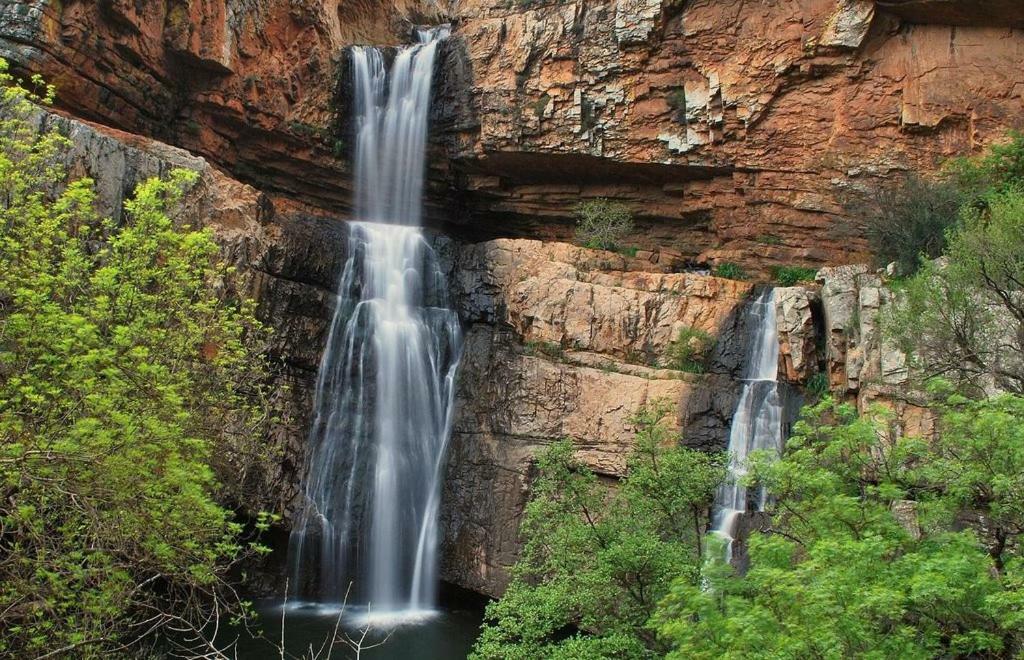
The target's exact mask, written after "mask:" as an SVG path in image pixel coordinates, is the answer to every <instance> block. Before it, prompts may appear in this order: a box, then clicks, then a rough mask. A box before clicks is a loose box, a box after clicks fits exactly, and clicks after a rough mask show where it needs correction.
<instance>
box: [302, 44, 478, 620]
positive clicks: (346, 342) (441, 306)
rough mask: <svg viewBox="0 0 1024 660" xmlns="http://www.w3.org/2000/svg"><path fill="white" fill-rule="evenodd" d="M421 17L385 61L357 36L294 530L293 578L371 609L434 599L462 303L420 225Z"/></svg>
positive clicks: (423, 125)
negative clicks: (340, 248) (342, 179)
mask: <svg viewBox="0 0 1024 660" xmlns="http://www.w3.org/2000/svg"><path fill="white" fill-rule="evenodd" d="M447 34H448V32H447V28H436V29H433V30H421V31H420V32H419V34H418V36H419V43H418V44H417V45H414V46H411V47H408V48H404V49H402V50H400V51H399V53H398V54H397V56H396V57H395V59H394V62H393V63H392V65H391V70H390V72H388V71H386V67H385V64H384V58H383V56H382V53H381V52H380V50H378V49H376V48H370V47H356V48H353V50H352V68H353V76H354V81H355V95H356V105H355V109H356V117H355V120H356V145H355V183H356V185H355V188H356V193H355V194H356V217H357V221H355V222H352V223H351V224H350V230H349V246H348V248H349V257H348V260H347V262H346V264H345V267H344V270H343V272H342V273H341V277H340V281H339V284H338V302H337V307H336V309H335V312H334V317H333V320H332V322H331V327H330V334H329V336H328V340H327V345H326V348H325V350H324V355H323V359H322V360H321V363H320V369H319V373H318V378H317V384H316V394H315V403H314V410H313V413H314V416H313V423H312V428H311V430H310V434H309V446H308V452H307V463H306V472H305V481H304V483H303V488H302V496H303V497H302V502H301V508H300V511H299V512H298V515H297V517H296V524H295V527H294V531H293V532H292V535H291V538H290V540H289V563H290V565H291V575H292V578H291V582H292V584H293V585H295V587H294V589H293V592H298V593H299V595H300V597H302V598H309V599H314V600H318V601H319V602H321V603H338V602H340V601H341V600H342V599H343V598H344V597H345V595H346V593H347V590H348V589H349V584H350V583H351V584H352V585H353V591H352V592H351V593H350V594H349V595H350V599H351V598H352V597H355V598H356V599H359V600H361V601H362V602H364V603H366V604H367V607H368V608H369V610H370V612H372V614H374V615H388V616H390V615H395V614H396V613H405V614H408V613H410V612H412V613H415V612H422V611H426V610H429V609H430V608H431V607H432V606H433V605H434V601H435V599H436V591H437V584H438V568H437V564H438V558H437V546H438V508H439V504H440V503H439V500H440V491H441V488H440V487H441V479H442V478H443V470H444V459H445V450H446V445H447V442H448V438H449V436H450V434H451V423H452V407H453V406H452V401H453V398H454V390H455V373H456V370H457V367H458V361H459V353H460V350H461V333H460V327H459V321H458V317H457V316H456V314H455V312H454V311H453V310H452V309H451V307H450V305H449V304H448V299H447V293H446V291H447V283H446V281H445V277H444V274H443V272H442V268H441V266H440V265H439V263H438V260H437V257H436V255H435V254H434V252H433V250H432V249H431V247H430V245H429V244H428V242H427V241H426V240H425V239H424V236H423V233H422V231H421V229H420V227H419V225H420V216H421V210H422V209H421V207H422V194H423V182H424V171H425V151H426V137H427V116H428V112H429V109H430V86H431V77H432V74H433V68H434V55H435V52H436V50H437V44H438V42H439V41H440V40H441V39H443V38H445V37H446V36H447Z"/></svg>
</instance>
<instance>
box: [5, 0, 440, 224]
mask: <svg viewBox="0 0 1024 660" xmlns="http://www.w3.org/2000/svg"><path fill="white" fill-rule="evenodd" d="M443 5H444V3H435V2H432V1H430V0H386V1H383V2H378V1H372V0H158V1H153V2H135V0H0V57H5V58H7V59H9V60H10V61H11V62H12V63H13V64H14V65H15V68H16V70H18V71H21V72H26V73H41V74H42V75H44V76H45V77H46V79H47V80H48V81H50V82H52V83H54V84H56V85H57V86H58V88H59V90H60V93H59V95H58V103H59V105H60V107H62V108H65V109H67V110H69V111H71V112H72V113H74V114H75V115H77V116H80V117H84V118H86V119H91V120H95V121H98V122H101V123H103V124H106V125H109V126H113V127H115V128H119V129H122V130H125V131H129V132H132V133H138V134H142V135H147V136H150V137H154V138H156V139H159V140H162V141H164V142H170V143H172V144H176V145H178V146H181V147H184V148H186V149H188V150H189V151H192V152H194V153H197V154H200V155H203V156H205V157H207V158H208V159H210V160H211V161H212V162H214V163H216V164H218V165H220V166H221V167H223V168H226V169H228V170H230V171H232V172H233V173H234V174H235V175H236V176H237V177H239V178H242V179H244V180H246V181H248V182H250V183H253V184H255V185H258V186H260V187H261V188H263V189H266V190H274V191H280V192H285V193H288V194H290V195H292V196H296V197H300V198H303V199H305V200H307V201H313V202H315V203H317V204H319V205H322V206H323V205H326V206H331V205H341V206H342V208H343V207H344V205H345V204H347V199H348V193H347V190H346V186H347V185H348V180H349V179H350V177H348V176H347V175H346V171H347V167H346V165H345V162H344V160H343V159H341V158H339V156H341V155H342V154H343V152H344V151H345V148H344V143H343V141H341V140H342V137H341V135H340V134H339V133H338V132H337V131H335V130H334V128H333V123H334V117H333V115H332V109H331V102H330V100H331V96H332V94H333V90H334V81H335V75H336V71H335V62H336V60H337V57H338V55H339V53H340V51H341V50H342V49H343V48H344V47H346V46H348V45H351V44H353V43H384V44H387V43H399V42H401V41H404V40H406V38H407V33H408V30H409V29H410V28H411V26H412V25H413V23H421V22H436V21H437V20H439V13H440V12H441V11H442V9H441V8H442V7H443Z"/></svg>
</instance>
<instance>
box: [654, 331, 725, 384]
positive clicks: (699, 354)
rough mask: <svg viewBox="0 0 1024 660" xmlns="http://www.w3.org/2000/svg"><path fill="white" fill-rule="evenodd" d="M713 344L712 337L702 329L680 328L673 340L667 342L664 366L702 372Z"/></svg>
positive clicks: (693, 372)
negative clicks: (669, 342)
mask: <svg viewBox="0 0 1024 660" xmlns="http://www.w3.org/2000/svg"><path fill="white" fill-rule="evenodd" d="M714 345H715V339H714V337H712V336H711V335H709V334H708V333H706V332H704V331H703V330H700V329H698V328H682V329H680V330H679V334H678V335H677V336H676V338H675V340H674V341H672V343H671V344H669V347H668V351H667V353H666V356H665V358H666V360H665V362H666V364H665V366H667V367H668V368H670V369H677V370H679V371H686V372H689V373H692V374H702V373H704V372H705V371H707V362H708V354H709V353H710V352H711V349H712V348H713V347H714Z"/></svg>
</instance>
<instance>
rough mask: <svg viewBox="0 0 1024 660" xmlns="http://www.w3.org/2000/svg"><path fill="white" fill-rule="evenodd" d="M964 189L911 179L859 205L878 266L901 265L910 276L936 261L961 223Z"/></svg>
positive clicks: (944, 180)
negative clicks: (949, 234)
mask: <svg viewBox="0 0 1024 660" xmlns="http://www.w3.org/2000/svg"><path fill="white" fill-rule="evenodd" d="M963 190H964V189H963V187H962V186H960V185H958V184H957V182H956V181H955V180H952V179H948V178H940V179H935V180H931V179H922V178H920V177H918V176H914V175H911V176H908V177H907V178H906V179H903V180H902V181H900V182H899V183H897V184H895V185H885V186H881V187H879V188H877V189H874V190H871V191H870V193H869V194H868V195H867V196H866V199H865V200H864V201H862V202H860V203H859V204H856V205H854V209H853V211H854V213H855V214H856V215H860V216H862V217H863V219H864V233H865V236H866V238H867V240H868V246H869V247H870V249H871V254H872V255H873V256H874V261H875V265H877V266H886V265H888V264H889V263H892V262H895V263H896V265H897V267H898V268H899V272H900V273H901V274H904V275H909V274H912V273H913V272H914V271H916V270H917V268H918V266H919V265H920V263H921V259H922V257H924V258H926V259H934V258H936V257H938V256H939V255H941V254H942V250H943V248H944V247H945V246H946V232H947V231H948V230H949V229H950V228H952V227H954V226H955V225H956V223H957V220H958V213H959V209H960V205H961V204H962V203H963V201H964V199H965V194H964V192H963Z"/></svg>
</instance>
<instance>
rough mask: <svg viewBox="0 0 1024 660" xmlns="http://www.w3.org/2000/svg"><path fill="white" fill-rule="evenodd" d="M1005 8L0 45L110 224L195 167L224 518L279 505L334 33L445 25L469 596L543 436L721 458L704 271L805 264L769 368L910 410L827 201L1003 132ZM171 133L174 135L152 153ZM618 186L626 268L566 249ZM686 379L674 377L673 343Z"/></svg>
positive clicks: (45, 14) (449, 213)
mask: <svg viewBox="0 0 1024 660" xmlns="http://www.w3.org/2000/svg"><path fill="white" fill-rule="evenodd" d="M1017 5H1018V3H1017V2H1016V0H978V1H976V2H969V1H967V0H915V1H914V2H910V1H908V0H887V1H885V2H882V1H879V2H871V1H869V0H765V1H763V2H758V3H750V2H743V1H742V0H664V1H663V2H662V1H659V0H610V1H593V2H587V1H585V0H575V1H569V0H565V1H559V0H462V1H461V2H458V3H454V2H453V3H450V4H446V3H438V2H432V1H431V0H383V1H380V2H371V1H370V0H301V1H297V0H290V1H286V0H161V1H158V2H149V3H139V2H130V1H127V0H99V1H96V0H63V1H58V0H0V56H3V57H5V58H7V59H8V60H10V61H11V63H12V66H13V68H14V70H15V71H16V72H17V73H19V74H31V73H40V74H43V75H44V76H45V77H46V78H47V79H48V80H49V81H51V82H53V83H55V84H56V85H57V86H58V107H57V112H58V113H59V114H60V115H63V116H58V115H52V114H51V115H47V116H46V118H45V119H44V120H41V121H43V122H44V123H47V124H49V123H57V124H58V125H60V126H61V127H62V129H63V130H65V131H67V132H69V133H70V134H71V136H72V137H73V140H74V142H75V151H74V154H73V155H72V158H71V161H70V164H71V166H72V167H71V171H72V173H73V174H74V175H76V176H77V175H84V174H88V175H90V176H92V177H93V178H95V179H96V181H97V186H98V188H99V190H100V193H101V195H100V197H101V203H102V205H103V210H104V211H105V212H108V213H110V214H111V215H113V216H115V217H117V216H118V215H119V214H120V213H121V208H122V207H121V203H122V201H123V199H124V197H125V196H126V195H127V194H128V193H129V192H130V190H131V189H132V187H133V186H134V185H135V184H136V183H137V182H138V181H140V180H141V179H143V178H145V177H147V176H151V175H157V174H161V173H165V172H167V171H168V170H169V169H170V168H171V167H180V166H184V167H189V168H192V169H196V170H198V171H200V172H201V173H202V178H201V181H200V184H199V185H198V186H197V187H196V189H195V190H194V191H193V192H192V194H190V196H189V198H188V200H187V203H186V205H185V207H184V209H183V210H182V212H181V213H182V217H183V218H186V219H187V220H188V221H189V222H191V223H201V224H204V225H206V226H209V227H211V228H213V230H214V231H215V233H216V235H217V237H218V241H219V242H220V244H221V245H222V246H223V248H224V251H225V254H226V255H227V256H228V258H230V259H231V260H232V261H233V262H235V263H236V264H238V265H239V266H240V272H241V274H242V280H243V282H244V286H245V287H246V292H247V293H248V294H249V295H251V296H253V297H255V298H256V299H257V300H258V301H259V303H260V309H259V313H260V315H261V317H262V318H263V319H264V320H266V321H267V323H268V324H269V325H270V326H271V327H272V328H273V329H274V330H275V334H274V339H273V340H272V345H271V346H270V347H269V349H268V350H269V353H270V355H271V358H272V361H273V365H274V381H273V383H272V386H273V392H274V400H273V401H272V405H273V407H274V409H275V413H276V415H277V416H278V417H279V421H278V422H277V423H276V424H275V426H274V428H273V430H272V432H271V434H270V436H269V437H268V438H267V443H266V444H267V447H268V456H270V460H268V461H267V462H266V464H265V467H264V469H263V470H262V471H261V472H260V474H254V475H251V478H252V479H253V492H256V493H258V494H259V496H258V497H256V498H254V499H253V501H250V502H246V503H245V504H246V505H247V506H249V507H251V508H252V509H259V508H267V509H271V510H274V511H277V512H279V513H282V514H283V515H284V519H285V523H286V524H287V521H288V520H289V516H290V513H291V510H292V508H293V507H294V505H295V498H296V497H297V486H298V479H299V476H300V472H301V469H302V463H303V457H304V448H305V438H306V433H307V429H308V426H309V419H308V415H309V409H310V406H311V403H312V390H313V386H314V384H315V374H316V369H317V365H318V363H319V359H320V355H321V353H322V350H323V345H324V342H325V340H326V332H327V327H328V324H329V322H330V318H331V314H332V311H333V307H334V304H335V293H334V290H335V287H336V281H337V277H338V275H339V272H340V270H341V267H342V264H343V263H344V261H345V259H346V244H345V243H346V234H347V232H346V231H345V227H344V220H346V219H347V218H348V217H349V215H350V204H351V200H350V186H351V183H350V178H351V177H350V172H349V169H350V168H349V162H348V155H349V149H350V146H351V140H350V137H349V131H350V128H351V127H350V122H349V121H348V120H349V117H348V115H347V113H346V112H345V107H346V103H347V99H346V93H347V89H348V87H347V86H346V80H345V76H346V67H345V66H344V63H345V61H346V60H345V57H344V48H345V47H346V46H348V45H351V44H353V43H362V42H372V43H378V44H380V43H384V44H398V43H401V42H403V41H405V40H407V37H408V30H409V28H410V27H411V26H412V25H413V24H415V23H421V22H434V21H437V20H442V19H444V20H451V21H452V22H453V37H452V39H451V40H449V41H448V42H447V43H446V45H445V46H444V49H443V50H444V56H443V62H442V63H441V65H440V66H439V68H438V71H437V76H436V90H437V91H436V95H435V98H436V101H435V108H434V114H433V131H432V137H433V143H432V149H433V158H432V159H431V164H430V172H429V175H430V182H429V187H428V188H429V189H428V204H427V212H428V218H429V223H430V225H431V226H432V227H433V228H434V229H436V230H439V232H438V233H437V234H436V235H435V238H434V241H435V245H436V247H437V248H438V250H439V252H440V253H441V254H442V255H443V258H444V260H445V262H446V263H447V264H448V268H449V281H450V284H451V292H452V296H453V299H454V300H455V301H456V303H457V305H458V308H459V311H460V314H461V316H462V319H463V321H464V323H465V326H466V351H465V357H464V359H463V366H462V374H461V381H460V385H459V392H458V408H457V415H456V420H455V432H454V435H453V438H452V442H451V452H450V459H449V466H448V479H447V481H446V485H445V492H444V497H445V504H444V507H443V510H444V516H443V521H442V523H443V528H444V530H445V537H444V539H443V551H444V555H443V570H444V576H445V578H446V579H448V580H450V581H452V582H455V583H458V584H461V585H463V586H467V587H470V588H472V589H476V590H478V591H481V592H483V593H488V594H497V593H500V591H501V590H502V589H503V587H504V585H505V584H506V583H507V580H508V569H509V567H510V566H511V564H512V563H513V562H514V560H515V557H516V553H517V551H518V538H517V526H518V521H519V517H520V515H521V513H522V509H523V506H524V505H525V502H526V500H527V498H528V490H529V483H530V479H531V477H532V469H533V457H534V456H535V454H536V452H537V451H538V450H539V449H541V448H542V447H544V446H546V445H547V444H550V443H551V442H553V441H555V440H558V439H560V438H563V437H568V438H571V439H572V440H573V442H574V443H575V444H576V445H577V446H578V447H579V456H580V457H581V458H582V459H583V460H584V461H585V462H586V463H587V465H589V466H590V467H591V468H592V469H594V470H595V471H596V472H598V473H599V474H601V475H603V476H604V477H607V478H608V479H614V478H616V477H619V476H621V475H622V474H623V470H624V467H625V457H626V455H627V454H628V452H629V448H630V446H631V440H632V431H633V429H632V425H631V423H630V421H629V418H630V416H631V414H632V413H633V412H634V411H635V409H636V408H637V407H638V406H640V405H644V404H650V403H652V402H653V401H655V400H663V401H667V402H669V405H670V414H669V419H668V422H669V423H670V424H672V425H673V427H674V428H676V429H678V431H679V433H680V436H681V437H682V438H683V441H684V442H687V443H689V444H691V445H693V446H697V447H704V448H720V447H722V446H724V442H725V438H726V434H727V429H728V423H729V419H730V417H731V415H732V410H733V407H734V405H735V383H736V379H737V378H738V377H739V375H740V367H741V362H742V356H743V349H744V347H743V342H742V337H743V336H744V335H745V330H744V328H742V315H741V314H740V313H739V311H740V309H741V308H742V305H743V304H744V302H745V301H746V300H747V299H748V297H749V295H750V293H751V290H752V288H753V286H754V285H753V284H752V283H750V282H738V281H732V280H724V279H720V278H715V277H711V276H708V275H705V274H701V273H699V272H694V271H695V267H704V266H710V265H714V264H720V263H724V262H735V263H738V264H740V265H742V266H743V267H744V268H745V269H746V270H747V272H748V273H751V274H752V275H754V276H755V279H760V280H763V279H765V278H764V275H765V274H766V272H767V269H768V268H769V267H770V266H772V265H780V264H785V265H800V266H830V267H837V266H839V267H837V268H825V269H823V270H822V271H821V272H820V273H819V282H818V284H817V285H815V286H811V287H795V288H788V289H785V290H782V291H780V294H779V296H778V300H779V307H778V311H779V319H780V334H781V341H782V346H781V348H782V351H781V352H782V360H781V365H780V368H781V369H782V372H781V373H782V374H783V376H784V377H785V379H786V380H788V381H790V382H793V383H806V382H807V381H808V379H810V378H811V377H813V376H814V375H815V374H816V373H818V372H819V370H823V371H824V373H826V374H827V378H828V380H829V384H830V386H831V387H832V388H833V389H834V390H836V391H839V392H842V393H844V394H846V395H848V396H850V397H851V398H852V397H856V399H857V401H858V402H859V404H860V405H862V406H866V405H869V403H870V402H872V401H879V402H885V403H886V405H890V406H893V407H896V408H897V409H898V412H900V413H901V415H900V419H905V420H909V421H907V425H908V426H911V425H917V427H918V428H924V427H926V426H927V425H928V424H929V423H930V422H929V421H928V418H927V415H926V414H925V413H924V412H923V411H922V410H921V409H920V408H918V407H916V403H915V401H914V398H913V395H912V394H911V393H907V392H906V391H905V390H906V383H905V381H906V373H905V366H904V365H903V363H902V361H901V359H900V356H899V355H898V353H896V352H894V351H893V350H891V347H888V346H885V345H884V342H883V341H882V339H881V335H880V333H879V325H878V314H879V310H880V309H882V308H883V307H884V305H885V304H886V302H887V298H886V296H887V294H886V292H885V290H884V287H882V286H881V285H880V281H879V278H878V276H877V275H876V274H874V273H873V272H870V271H869V270H868V269H866V268H864V267H856V266H849V265H848V264H855V263H858V262H862V261H864V260H865V259H866V256H867V255H866V254H865V246H864V243H863V240H862V237H861V231H860V229H859V225H858V218H857V217H856V214H855V213H853V212H852V211H851V210H850V208H851V202H855V201H856V200H857V198H858V195H863V194H865V191H869V190H870V189H871V187H872V186H874V185H876V184H878V183H879V182H884V181H889V180H891V179H893V178H895V177H897V176H900V175H902V174H903V173H906V172H910V171H920V172H926V173H927V172H932V171H935V170H936V169H937V168H938V167H940V166H941V164H942V162H943V161H944V160H945V159H947V158H949V157H952V156H955V155H962V154H971V153H977V152H978V151H980V149H981V148H982V147H983V146H984V145H985V144H987V143H990V142H992V141H994V140H997V139H999V138H1000V137H1001V136H1002V135H1003V134H1004V133H1005V131H1006V130H1007V129H1009V128H1014V127H1017V128H1024V113H1022V110H1021V108H1022V107H1024V106H1022V101H1024V99H1022V95H1024V70H1022V68H1021V66H1020V64H1021V62H1024V24H1022V20H1021V12H1020V10H1019V7H1018V6H1017ZM170 145H174V146H170ZM594 197H608V198H612V199H616V200H620V201H623V202H625V203H627V204H628V205H629V206H630V207H631V209H632V210H633V211H634V213H635V214H636V216H637V217H636V220H637V227H636V231H635V233H634V234H633V235H631V236H630V237H629V238H628V244H629V245H630V246H632V247H635V248H637V250H635V251H631V253H633V252H635V256H632V257H629V256H624V255H622V254H616V253H611V252H604V251H596V250H587V249H583V248H579V247H574V246H572V245H569V244H568V243H566V242H565V241H566V240H567V239H569V238H570V237H571V235H572V222H573V220H572V216H573V208H574V206H575V205H576V204H577V203H578V202H579V201H580V200H581V199H586V198H594ZM688 328H692V329H697V330H701V331H705V332H707V333H709V334H710V335H712V336H713V337H714V338H715V340H716V342H715V349H714V351H713V352H712V354H711V356H710V359H709V362H708V368H707V370H706V373H700V374H694V373H687V372H683V371H679V370H677V369H674V368H671V367H672V366H673V365H671V364H669V363H668V362H667V361H666V356H667V355H668V352H669V347H670V344H671V342H672V341H673V340H675V339H676V338H677V337H678V335H679V332H680V331H681V330H684V329H688Z"/></svg>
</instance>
